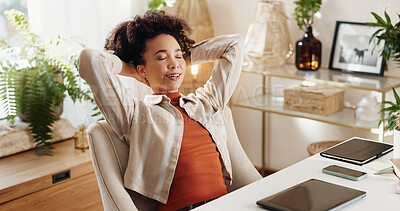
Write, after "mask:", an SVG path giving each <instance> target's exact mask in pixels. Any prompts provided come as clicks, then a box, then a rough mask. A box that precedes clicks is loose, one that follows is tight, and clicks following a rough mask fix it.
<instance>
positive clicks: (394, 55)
mask: <svg viewBox="0 0 400 211" xmlns="http://www.w3.org/2000/svg"><path fill="white" fill-rule="evenodd" d="M371 14H372V15H373V16H374V18H375V20H376V22H368V23H367V25H370V26H373V27H379V28H378V29H377V30H376V31H375V33H373V34H372V36H371V38H370V40H369V41H370V43H371V42H375V46H377V45H379V43H381V42H385V43H384V46H383V49H382V50H381V52H380V55H381V56H382V57H383V58H384V59H386V60H389V59H393V60H394V61H395V62H396V63H398V64H399V65H400V21H399V22H397V23H396V24H393V23H392V20H391V19H390V17H389V15H388V14H387V13H386V12H385V13H384V15H385V17H384V18H382V17H380V16H379V15H378V14H376V13H374V12H371ZM398 17H399V19H400V15H399V14H398ZM393 95H394V98H395V102H392V101H382V102H381V103H382V104H383V105H385V107H384V108H383V109H381V111H380V113H381V114H383V115H382V118H381V120H380V121H379V125H380V124H382V122H384V121H387V126H386V127H385V129H388V130H393V131H394V144H395V156H397V157H400V149H399V150H396V145H397V148H399V147H400V131H399V130H400V113H399V112H400V98H399V95H398V94H397V93H396V90H395V89H393ZM397 153H398V154H397Z"/></svg>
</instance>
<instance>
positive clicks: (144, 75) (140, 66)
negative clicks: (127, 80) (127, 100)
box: [136, 65, 147, 78]
mask: <svg viewBox="0 0 400 211" xmlns="http://www.w3.org/2000/svg"><path fill="white" fill-rule="evenodd" d="M136 71H137V72H138V73H139V75H140V76H141V77H143V78H146V77H147V75H146V72H145V71H144V66H143V65H138V66H136Z"/></svg>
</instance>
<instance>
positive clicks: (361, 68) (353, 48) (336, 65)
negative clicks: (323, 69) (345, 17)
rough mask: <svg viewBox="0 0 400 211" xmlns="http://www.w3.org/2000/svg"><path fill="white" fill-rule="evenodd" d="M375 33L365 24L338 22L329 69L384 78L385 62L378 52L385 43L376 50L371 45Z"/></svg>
mask: <svg viewBox="0 0 400 211" xmlns="http://www.w3.org/2000/svg"><path fill="white" fill-rule="evenodd" d="M373 33H374V29H373V28H371V27H369V26H368V25H366V24H365V23H357V22H344V21H337V22H336V28H335V35H334V38H333V44H332V50H331V58H330V60H329V69H332V70H340V71H343V72H352V73H367V74H373V75H380V76H382V75H383V70H384V67H385V60H384V59H383V57H382V56H379V55H378V52H379V51H380V49H382V48H383V45H384V43H383V42H381V43H380V44H379V45H378V46H377V47H376V48H375V47H374V46H373V45H372V44H371V43H369V40H370V38H371V36H372V35H373Z"/></svg>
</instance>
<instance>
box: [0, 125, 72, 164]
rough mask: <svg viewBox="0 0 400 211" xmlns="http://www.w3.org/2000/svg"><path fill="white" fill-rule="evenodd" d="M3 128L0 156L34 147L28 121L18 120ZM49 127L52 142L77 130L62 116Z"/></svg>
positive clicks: (68, 136) (65, 137)
mask: <svg viewBox="0 0 400 211" xmlns="http://www.w3.org/2000/svg"><path fill="white" fill-rule="evenodd" d="M3 125H6V124H3ZM3 128H4V129H3ZM3 128H1V129H0V158H1V157H5V156H9V155H13V154H16V153H19V152H22V151H26V150H30V149H33V148H35V144H34V142H33V140H32V136H31V134H30V133H29V131H28V123H26V122H19V123H16V124H15V125H11V126H8V127H7V128H6V127H3ZM50 128H51V131H52V132H51V136H52V139H51V140H49V141H50V142H52V143H54V142H58V141H62V140H66V139H70V138H72V137H74V134H75V133H76V131H77V129H76V128H75V127H73V126H72V124H71V123H70V122H69V121H68V120H66V119H62V118H60V119H58V120H56V121H55V122H54V124H53V125H51V126H50Z"/></svg>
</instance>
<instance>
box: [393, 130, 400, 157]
mask: <svg viewBox="0 0 400 211" xmlns="http://www.w3.org/2000/svg"><path fill="white" fill-rule="evenodd" d="M393 148H394V152H393V157H394V158H400V131H399V129H393Z"/></svg>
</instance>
